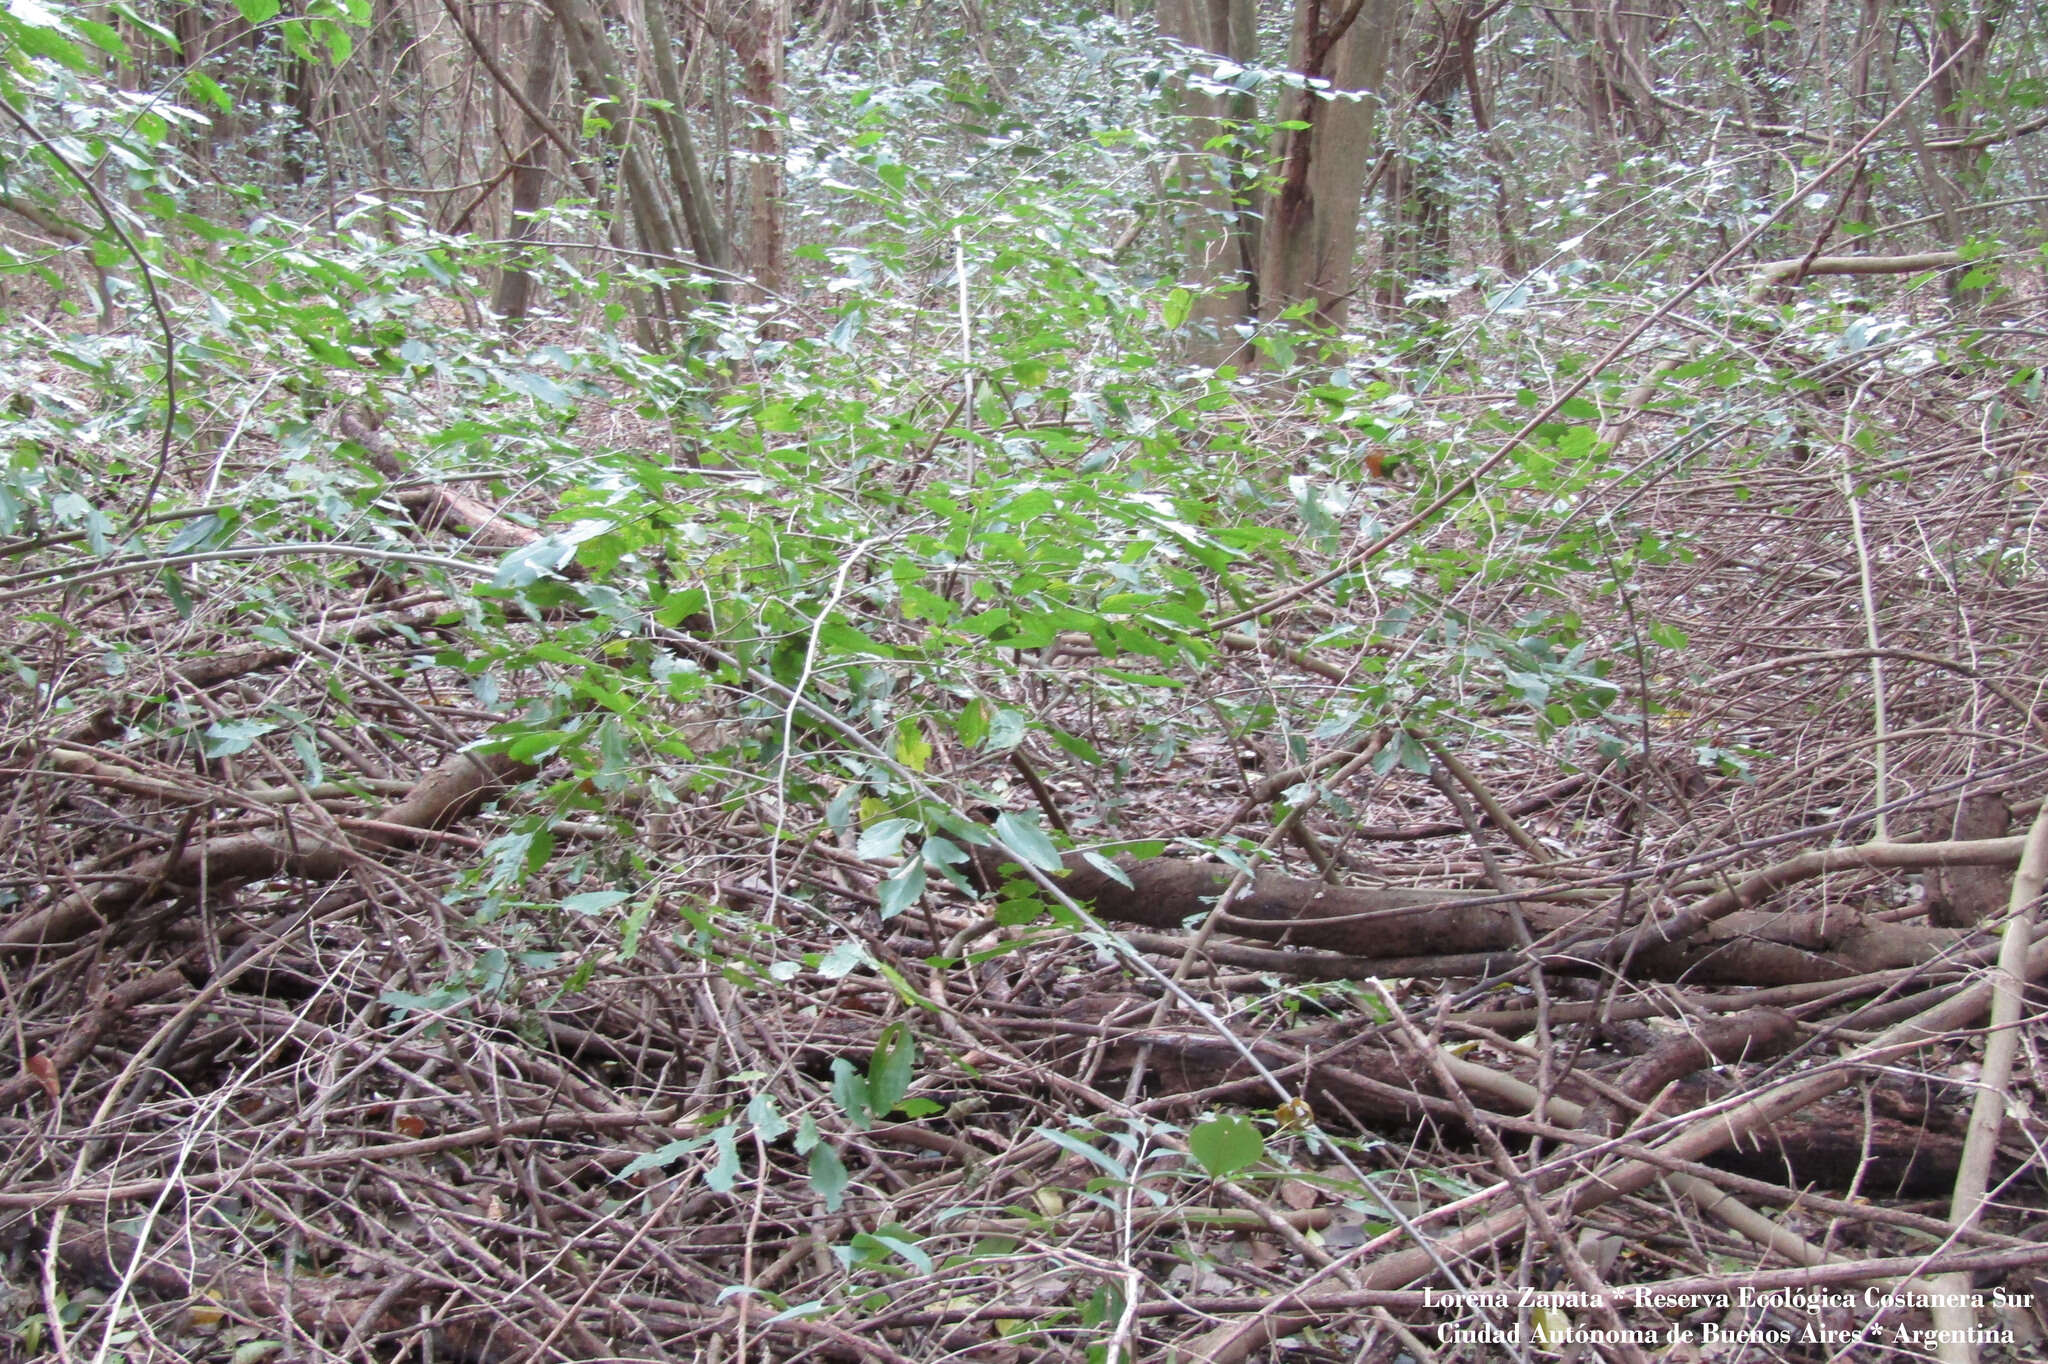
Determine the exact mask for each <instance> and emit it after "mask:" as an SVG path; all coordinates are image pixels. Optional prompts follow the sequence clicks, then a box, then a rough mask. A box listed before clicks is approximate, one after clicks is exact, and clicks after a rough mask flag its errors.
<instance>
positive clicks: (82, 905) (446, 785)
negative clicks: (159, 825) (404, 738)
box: [0, 752, 533, 951]
mask: <svg viewBox="0 0 2048 1364" xmlns="http://www.w3.org/2000/svg"><path fill="white" fill-rule="evenodd" d="M532 772H533V769H532V768H531V767H529V766H528V765H527V764H525V763H522V762H518V761H515V760H514V759H512V758H508V757H506V756H505V755H503V754H499V753H467V752H464V753H457V754H454V755H453V756H451V757H450V758H448V759H447V760H446V761H445V762H442V763H441V764H440V765H438V766H436V767H433V768H430V769H428V770H427V771H426V772H425V773H423V774H422V775H421V777H420V779H419V781H418V782H417V783H415V784H414V786H413V788H412V791H411V792H410V793H409V794H408V795H406V796H405V797H404V798H403V799H401V800H399V801H397V802H396V803H394V804H391V805H388V806H386V807H384V809H383V810H382V811H380V812H379V813H378V814H377V815H376V816H375V817H374V820H373V823H374V825H375V826H377V827H370V828H361V829H359V830H358V831H357V832H354V833H342V832H341V831H339V830H336V829H333V828H318V827H307V826H304V825H301V824H297V823H294V822H289V821H287V822H284V823H282V824H280V826H279V827H277V828H273V829H264V830H260V831H258V832H255V833H245V834H235V835H233V836H231V837H228V838H215V839H205V838H201V839H188V840H186V841H185V842H184V843H183V844H182V845H181V846H179V847H176V848H173V849H172V850H171V851H170V852H167V853H163V854H160V855H159V856H156V857H150V858H145V859H143V860H142V861H140V862H137V863H135V864H134V865H132V866H130V867H129V868H128V869H127V870H126V871H124V872H122V873H121V874H120V876H119V877H118V878H117V879H107V880H97V881H91V882H87V883H86V884H84V885H82V886H80V887H79V888H78V889H76V890H73V891H71V892H70V893H69V894H67V895H65V896H63V897H62V898H61V899H58V900H56V901H55V902H53V903H51V904H47V905H45V906H43V907H42V908H41V909H35V910H31V911H29V912H28V913H26V914H22V915H20V916H18V917H17V918H15V919H13V920H12V921H10V922H9V923H8V924H7V925H6V926H5V927H4V928H0V950H15V951H19V950H23V949H28V948H35V947H40V946H45V945H48V944H51V943H61V942H69V941H71V940H72V939H74V938H77V937H79V936H80V935H82V934H84V933H86V932H89V931H90V930H91V929H93V928H94V927H96V926H97V925H99V924H102V923H106V922H108V921H109V920H112V919H116V918H119V917H120V916H121V915H123V914H125V913H127V912H128V911H129V910H130V909H132V908H134V907H135V906H136V905H137V904H138V903H140V902H142V901H143V900H145V899H148V898H152V897H154V896H155V895H157V894H159V893H161V892H163V891H174V892H181V893H182V892H186V891H190V890H195V889H197V888H198V887H199V886H200V885H202V884H203V885H205V886H207V887H209V888H210V889H212V890H213V891H215V892H216V893H218V892H219V891H220V890H222V889H224V888H227V887H230V886H236V885H241V884H244V883H247V882H249V881H257V880H261V879H263V878H264V877H268V876H280V875H282V876H297V877H302V878H305V879H307V880H314V881H331V880H333V879H335V878H336V877H338V876H340V875H341V874H342V873H343V872H344V871H346V870H347V869H348V867H349V865H350V863H351V862H353V861H354V860H356V859H358V858H363V857H368V856H372V855H374V854H376V853H382V852H392V851H398V850H403V849H407V848H412V847H416V846H418V844H419V843H420V842H422V841H424V839H425V837H426V836H427V835H428V834H429V833H431V832H432V831H434V830H438V829H442V828H445V827H446V826H447V825H449V824H452V823H454V822H455V821H456V820H458V819H460V818H462V817H463V816H464V815H467V814H468V813H470V812H471V811H472V810H474V809H476V807H477V806H479V805H481V804H482V803H483V802H484V800H485V799H486V798H487V797H489V796H490V795H491V794H492V793H493V792H494V791H497V790H499V789H500V788H502V787H505V786H508V785H510V784H512V783H514V782H518V781H523V780H524V779H525V778H526V777H528V776H530V775H532Z"/></svg>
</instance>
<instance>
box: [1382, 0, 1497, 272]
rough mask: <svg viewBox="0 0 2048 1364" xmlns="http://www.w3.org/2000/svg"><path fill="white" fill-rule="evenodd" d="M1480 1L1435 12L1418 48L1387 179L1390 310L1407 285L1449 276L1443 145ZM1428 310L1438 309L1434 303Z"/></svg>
mask: <svg viewBox="0 0 2048 1364" xmlns="http://www.w3.org/2000/svg"><path fill="white" fill-rule="evenodd" d="M1484 14H1485V7H1484V5H1483V3H1482V0H1460V3H1459V4H1458V5H1457V6H1456V7H1455V8H1450V9H1446V10H1444V11H1442V13H1441V17H1440V18H1439V19H1438V21H1437V27H1436V33H1435V36H1434V39H1433V40H1432V41H1431V42H1430V43H1429V44H1428V45H1427V47H1426V48H1425V49H1424V54H1423V56H1422V58H1421V60H1420V61H1419V62H1418V63H1417V65H1416V67H1415V71H1416V74H1415V76H1414V78H1413V82H1412V88H1413V90H1414V92H1415V93H1414V98H1413V105H1414V110H1415V113H1414V118H1413V119H1412V121H1411V123H1410V129H1411V132H1410V135H1409V137H1408V146H1407V147H1406V148H1405V151H1404V154H1403V155H1400V156H1396V157H1395V159H1394V164H1393V170H1392V173H1391V174H1389V175H1388V177H1387V197H1388V202H1389V205H1390V208H1391V212H1390V215H1389V217H1390V220H1391V221H1390V223H1389V228H1388V233H1389V238H1390V240H1389V241H1388V243H1387V250H1386V259H1387V266H1388V273H1389V278H1387V279H1386V280H1385V281H1383V283H1382V285H1381V289H1380V299H1381V302H1382V303H1383V304H1386V305H1389V306H1393V307H1405V306H1407V293H1408V286H1409V284H1410V283H1411V282H1412V281H1417V280H1421V281H1427V282H1431V283H1441V282H1442V281H1444V280H1447V279H1449V278H1450V276H1451V265H1452V260H1451V210H1452V203H1451V187H1450V164H1449V153H1448V148H1449V145H1450V138H1451V131H1452V128H1453V126H1454V123H1455V114H1456V108H1457V99H1458V92H1459V91H1460V90H1462V89H1463V88H1464V86H1465V70H1466V67H1467V66H1468V65H1469V64H1470V62H1471V61H1472V48H1473V45H1474V43H1476V42H1477V41H1478V37H1479V24H1480V20H1481V18H1482V17H1483V16H1484ZM1430 310H1431V311H1434V312H1441V311H1443V304H1442V301H1441V300H1437V301H1434V302H1432V303H1431V305H1430Z"/></svg>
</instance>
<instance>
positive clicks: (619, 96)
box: [548, 0, 689, 313]
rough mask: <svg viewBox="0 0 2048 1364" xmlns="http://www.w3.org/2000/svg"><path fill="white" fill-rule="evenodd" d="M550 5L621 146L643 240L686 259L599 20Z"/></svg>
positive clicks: (569, 6) (680, 296) (622, 169)
mask: <svg viewBox="0 0 2048 1364" xmlns="http://www.w3.org/2000/svg"><path fill="white" fill-rule="evenodd" d="M548 7H549V9H550V10H551V11H553V13H554V16H555V20H556V22H557V23H559V24H560V25H561V30H562V45H563V46H564V47H565V48H566V49H567V50H568V53H569V65H570V68H571V69H572V70H574V71H575V73H576V80H577V83H578V84H580V85H581V86H582V87H583V89H584V91H585V92H586V93H587V94H588V95H589V96H590V98H591V99H593V100H594V101H597V110H596V112H597V114H598V115H599V116H600V117H602V118H603V119H605V120H606V121H607V122H608V123H609V124H610V128H609V130H608V132H607V133H606V136H607V137H609V138H610V139H611V141H612V143H613V145H615V146H616V147H618V149H619V178H620V179H621V180H622V181H623V182H624V185H625V196H624V197H625V199H626V201H627V205H628V207H629V209H630V211H631V213H632V215H633V223H634V226H635V227H636V228H637V229H638V231H639V236H640V241H641V244H642V245H643V246H645V247H646V248H647V250H648V251H649V252H651V253H652V254H654V255H655V256H657V257H661V258H665V259H667V260H669V261H671V262H674V263H677V264H681V263H682V262H683V261H684V260H685V259H687V258H686V257H685V255H684V254H683V252H684V247H683V236H682V233H681V232H680V231H678V229H677V227H676V222H675V217H674V216H673V215H672V214H671V212H670V207H671V205H670V201H669V198H668V196H667V195H665V194H663V193H662V189H661V182H660V181H659V180H657V179H656V178H655V176H654V175H653V174H652V172H651V171H650V169H649V166H648V163H647V157H646V155H645V153H644V151H643V149H642V146H641V140H640V138H639V137H637V136H636V135H635V133H636V129H635V125H634V119H633V117H632V115H631V114H629V113H628V112H627V108H626V101H625V95H626V86H625V82H624V81H623V80H622V79H621V77H620V75H619V68H618V63H617V61H616V60H615V59H614V57H613V54H612V49H611V44H610V42H609V40H607V39H606V37H605V34H604V29H603V26H602V25H601V24H599V22H598V20H597V16H596V15H595V14H593V13H592V12H591V11H590V10H589V9H588V8H586V7H585V6H584V5H583V4H582V3H581V0H548ZM678 123H680V120H678ZM684 132H685V134H686V133H687V129H685V130H684ZM670 293H671V298H670V303H671V305H672V306H673V307H674V309H675V310H676V311H677V312H678V313H680V312H686V311H688V309H689V298H688V296H687V295H686V294H685V293H683V292H682V291H681V289H680V287H678V288H677V289H672V290H671V291H670Z"/></svg>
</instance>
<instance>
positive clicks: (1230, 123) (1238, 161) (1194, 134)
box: [1159, 0, 1259, 364]
mask: <svg viewBox="0 0 2048 1364" xmlns="http://www.w3.org/2000/svg"><path fill="white" fill-rule="evenodd" d="M1159 26H1160V28H1161V30H1162V31H1164V32H1165V33H1166V34H1168V35H1169V36H1171V37H1174V38H1177V39H1179V40H1180V41H1181V42H1183V43H1185V44H1187V45H1188V46H1189V47H1191V48H1194V49H1197V50H1198V51H1202V52H1208V53H1212V54H1214V55H1215V56H1218V57H1221V58H1223V59H1224V60H1226V61H1231V62H1236V63H1238V64H1239V65H1244V66H1248V65H1250V64H1251V63H1252V62H1253V61H1254V60H1255V59H1256V57H1257V54H1258V46H1259V32H1258V9H1257V6H1256V5H1255V4H1253V3H1252V0H1160V4H1159ZM1178 99H1179V105H1180V111H1181V114H1182V116H1183V117H1184V119H1185V121H1186V128H1187V148H1188V149H1187V151H1186V152H1184V153H1183V154H1182V155H1181V156H1180V158H1179V160H1178V162H1177V163H1176V165H1175V166H1174V169H1173V173H1172V175H1171V177H1170V181H1171V185H1170V187H1171V188H1172V189H1173V190H1174V191H1176V192H1177V194H1178V196H1179V198H1180V201H1181V203H1182V204H1183V205H1184V207H1183V211H1182V218H1181V232H1180V239H1181V250H1182V253H1183V255H1184V257H1185V259H1186V262H1187V266H1186V269H1187V274H1186V277H1185V278H1186V281H1187V285H1188V287H1189V288H1190V289H1191V290H1193V291H1194V293H1195V295H1196V297H1195V302H1194V305H1193V307H1192V309H1191V310H1190V312H1189V314H1188V317H1189V320H1190V321H1191V322H1192V323H1193V324H1194V326H1195V328H1196V330H1197V332H1198V333H1202V334H1205V336H1206V339H1204V340H1202V341H1198V342H1197V343H1196V345H1195V346H1194V348H1193V351H1192V358H1194V359H1196V360H1198V361H1200V362H1203V363H1207V364H1222V363H1226V362H1229V361H1232V360H1235V359H1239V358H1241V357H1242V354H1243V352H1244V350H1245V346H1244V342H1243V340H1242V339H1241V337H1240V336H1239V334H1238V330H1237V329H1238V328H1239V327H1240V326H1241V325H1243V324H1246V323H1249V322H1250V321H1251V320H1252V319H1253V318H1254V317H1256V316H1257V315H1258V293H1257V290H1258V278H1257V273H1256V272H1257V267H1258V247H1259V243H1258V229H1257V225H1256V224H1255V222H1254V221H1253V219H1252V217H1251V214H1250V213H1249V211H1248V210H1249V207H1250V204H1249V198H1250V174H1249V172H1248V170H1247V168H1246V166H1245V159H1246V157H1247V155H1249V153H1250V149H1249V148H1248V147H1247V146H1246V145H1244V144H1243V143H1241V142H1236V143H1231V144H1229V145H1227V146H1225V147H1221V148H1212V147H1210V145H1209V144H1210V143H1212V142H1217V141H1219V139H1227V138H1232V137H1235V136H1236V135H1238V134H1239V133H1240V131H1241V129H1242V128H1243V127H1244V126H1245V125H1246V124H1248V123H1249V122H1250V121H1251V119H1252V118H1253V117H1254V115H1256V114H1257V112H1258V107H1257V100H1256V99H1255V98H1254V96H1253V95H1252V94H1251V93H1250V92H1249V91H1237V92H1232V93H1229V94H1212V93H1208V92H1206V91H1196V90H1191V89H1188V88H1187V87H1186V86H1185V84H1181V85H1180V86H1179V87H1178Z"/></svg>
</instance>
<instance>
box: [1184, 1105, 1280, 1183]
mask: <svg viewBox="0 0 2048 1364" xmlns="http://www.w3.org/2000/svg"><path fill="white" fill-rule="evenodd" d="M1188 1150H1189V1151H1190V1152H1191V1153H1192V1154H1193V1155H1194V1157H1195V1159H1196V1160H1198V1161H1200V1162H1202V1168H1203V1169H1204V1170H1207V1171H1208V1172H1209V1175H1210V1177H1211V1178H1212V1179H1225V1178H1227V1177H1229V1176H1230V1175H1231V1174H1234V1173H1235V1172H1237V1171H1239V1170H1242V1169H1243V1168H1244V1167H1245V1166H1247V1165H1250V1164H1251V1163H1252V1162H1253V1161H1255V1160H1258V1159H1259V1158H1260V1157H1262V1156H1264V1155H1265V1154H1266V1139H1265V1138H1264V1137H1262V1136H1260V1135H1259V1129H1258V1128H1257V1127H1255V1126H1253V1125H1252V1121H1251V1119H1249V1118H1246V1117H1242V1116H1240V1115H1237V1114H1232V1115H1231V1116H1229V1117H1226V1118H1211V1119H1210V1120H1209V1121H1207V1122H1201V1123H1196V1124H1195V1126H1194V1128H1193V1130H1191V1131H1190V1132H1189V1133H1188Z"/></svg>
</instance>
